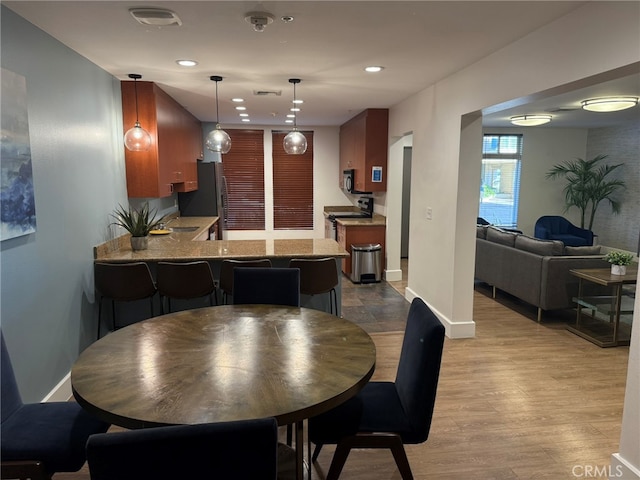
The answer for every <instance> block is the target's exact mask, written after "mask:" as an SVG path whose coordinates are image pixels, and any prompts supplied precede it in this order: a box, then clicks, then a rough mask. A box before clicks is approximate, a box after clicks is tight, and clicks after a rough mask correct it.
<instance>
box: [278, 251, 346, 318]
mask: <svg viewBox="0 0 640 480" xmlns="http://www.w3.org/2000/svg"><path fill="white" fill-rule="evenodd" d="M289 267H290V268H299V269H300V293H301V294H303V295H321V294H323V293H328V294H329V309H330V312H331V313H333V314H334V315H337V314H338V295H337V293H336V287H337V286H338V283H339V281H340V279H339V278H338V267H337V266H336V260H335V258H317V259H316V258H293V259H291V260H290V261H289ZM334 305H335V309H334Z"/></svg>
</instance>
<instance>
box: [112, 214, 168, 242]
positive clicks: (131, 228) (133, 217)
mask: <svg viewBox="0 0 640 480" xmlns="http://www.w3.org/2000/svg"><path fill="white" fill-rule="evenodd" d="M111 216H112V217H113V218H114V219H115V222H113V225H118V226H119V227H122V228H124V229H125V230H126V231H127V232H129V233H130V234H131V248H132V249H133V250H145V249H146V248H147V247H148V246H149V232H150V231H151V230H153V229H155V228H156V227H157V226H158V224H159V223H161V222H162V221H163V220H164V217H162V218H156V210H155V209H151V208H150V207H149V204H148V203H145V204H144V205H142V207H140V209H135V208H133V207H131V206H129V208H124V207H123V206H122V205H119V206H118V208H117V209H116V211H115V213H113V214H112V215H111Z"/></svg>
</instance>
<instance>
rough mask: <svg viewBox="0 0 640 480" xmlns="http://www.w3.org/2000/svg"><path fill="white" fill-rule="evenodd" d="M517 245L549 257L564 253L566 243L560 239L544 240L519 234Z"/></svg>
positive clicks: (518, 247) (520, 248) (521, 248)
mask: <svg viewBox="0 0 640 480" xmlns="http://www.w3.org/2000/svg"><path fill="white" fill-rule="evenodd" d="M515 247H516V248H517V249H519V250H525V251H527V252H531V253H535V254H537V255H542V256H545V257H548V256H552V255H562V251H563V248H564V243H562V242H559V241H558V240H542V239H540V238H533V237H529V236H527V235H518V238H516V245H515Z"/></svg>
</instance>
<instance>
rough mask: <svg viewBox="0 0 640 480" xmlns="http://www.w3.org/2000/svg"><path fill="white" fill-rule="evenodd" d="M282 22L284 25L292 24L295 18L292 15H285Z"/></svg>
mask: <svg viewBox="0 0 640 480" xmlns="http://www.w3.org/2000/svg"><path fill="white" fill-rule="evenodd" d="M280 20H282V21H283V22H284V23H290V22H293V20H294V19H293V16H291V15H283V16H281V17H280Z"/></svg>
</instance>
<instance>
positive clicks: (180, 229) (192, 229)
mask: <svg viewBox="0 0 640 480" xmlns="http://www.w3.org/2000/svg"><path fill="white" fill-rule="evenodd" d="M199 228H200V227H171V231H172V232H176V233H181V232H195V231H196V230H198V229H199Z"/></svg>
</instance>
